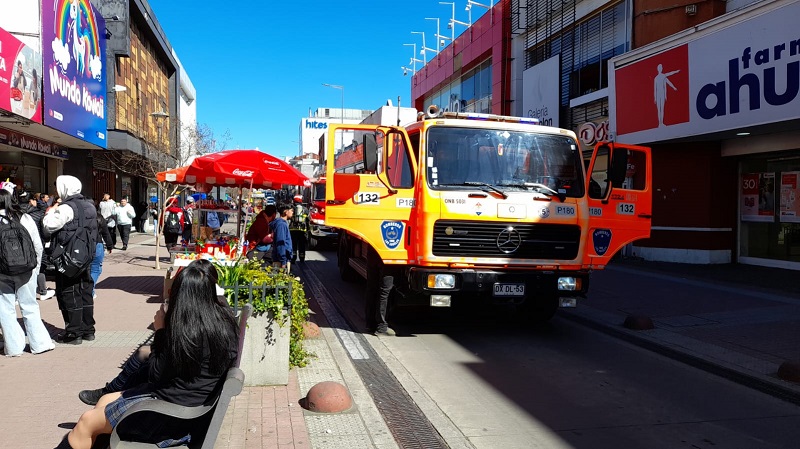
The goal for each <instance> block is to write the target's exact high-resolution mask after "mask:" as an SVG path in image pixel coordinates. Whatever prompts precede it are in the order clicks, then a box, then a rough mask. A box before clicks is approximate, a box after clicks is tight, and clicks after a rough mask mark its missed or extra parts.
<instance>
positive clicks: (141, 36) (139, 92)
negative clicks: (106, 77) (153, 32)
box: [115, 21, 174, 148]
mask: <svg viewBox="0 0 800 449" xmlns="http://www.w3.org/2000/svg"><path fill="white" fill-rule="evenodd" d="M130 33H131V55H130V57H129V58H119V59H117V65H118V67H119V71H118V72H117V76H116V83H117V84H120V85H123V86H127V87H128V89H127V90H125V91H123V92H118V93H117V96H116V97H117V110H116V114H115V116H116V123H117V129H118V130H122V131H128V132H130V133H131V134H133V135H135V136H138V137H140V138H143V139H145V140H148V141H150V142H154V143H155V144H157V145H160V146H162V147H164V148H166V147H168V146H169V133H168V132H166V131H164V130H165V129H169V126H170V118H166V119H163V120H164V122H163V124H162V126H164V127H165V128H162V132H161V140H160V141H159V132H158V120H154V119H152V118H151V117H150V114H151V113H153V112H157V111H165V112H167V113H168V112H169V109H170V108H169V105H170V104H172V102H173V101H174V99H172V98H171V96H170V88H169V84H170V76H171V71H170V70H168V69H167V67H166V65H165V64H164V62H163V61H162V60H161V59H160V58H159V57H158V56H156V51H155V48H154V45H153V44H152V43H151V42H150V41H149V40H148V39H147V38H146V36H145V33H144V30H143V29H142V28H141V27H140V26H139V25H138V24H137V23H136V22H135V21H131V29H130Z"/></svg>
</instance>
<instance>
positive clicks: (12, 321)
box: [0, 182, 55, 357]
mask: <svg viewBox="0 0 800 449" xmlns="http://www.w3.org/2000/svg"><path fill="white" fill-rule="evenodd" d="M15 203H16V202H15V195H14V184H12V183H10V182H4V183H2V185H1V186H0V215H1V216H2V217H3V218H2V220H14V221H17V222H18V223H19V224H21V225H22V227H23V228H25V230H26V231H27V232H28V234H29V235H30V236H31V240H32V241H33V248H34V250H35V251H36V267H35V268H33V269H32V270H31V271H29V272H27V273H22V274H17V275H7V274H0V327H2V329H3V341H4V343H5V353H6V356H9V357H17V356H20V355H22V351H23V350H24V349H25V331H23V330H22V327H21V326H20V325H19V322H18V321H17V309H16V304H17V303H19V309H20V311H21V312H22V319H23V321H24V322H25V329H26V330H27V331H28V340H29V342H30V349H31V352H32V353H34V354H40V353H42V352H47V351H50V350H51V349H53V348H55V344H53V340H51V339H50V333H48V332H47V328H46V327H45V326H44V323H42V317H41V315H40V313H39V304H38V303H37V302H36V283H37V277H38V275H39V267H40V266H41V263H42V253H43V246H42V240H41V238H40V237H39V230H38V229H37V227H36V222H34V221H33V219H32V218H31V217H30V216H29V215H28V214H23V213H22V211H21V210H20V209H19V207H18V205H17V204H15Z"/></svg>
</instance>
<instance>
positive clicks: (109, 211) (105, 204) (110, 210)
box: [100, 193, 117, 247]
mask: <svg viewBox="0 0 800 449" xmlns="http://www.w3.org/2000/svg"><path fill="white" fill-rule="evenodd" d="M100 215H102V216H103V218H105V219H106V224H107V225H108V232H109V233H111V245H112V246H114V247H116V246H117V217H116V215H117V203H115V202H114V200H112V199H111V195H110V194H108V193H104V194H103V201H100Z"/></svg>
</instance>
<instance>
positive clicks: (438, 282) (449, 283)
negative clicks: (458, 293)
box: [428, 273, 456, 288]
mask: <svg viewBox="0 0 800 449" xmlns="http://www.w3.org/2000/svg"><path fill="white" fill-rule="evenodd" d="M428 288H456V276H455V275H453V274H443V273H440V274H429V275H428Z"/></svg>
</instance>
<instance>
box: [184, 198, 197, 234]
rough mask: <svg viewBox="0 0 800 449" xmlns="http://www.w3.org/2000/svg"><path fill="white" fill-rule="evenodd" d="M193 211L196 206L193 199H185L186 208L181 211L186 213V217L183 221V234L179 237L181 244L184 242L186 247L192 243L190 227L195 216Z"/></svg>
mask: <svg viewBox="0 0 800 449" xmlns="http://www.w3.org/2000/svg"><path fill="white" fill-rule="evenodd" d="M195 209H196V206H195V204H194V198H192V197H187V198H186V207H185V208H184V209H183V211H184V212H185V213H186V216H185V217H184V219H183V222H184V224H183V234H182V235H181V242H184V243H186V244H187V245H188V244H189V243H190V242H191V241H192V225H193V224H194V220H195V215H196V214H195Z"/></svg>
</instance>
